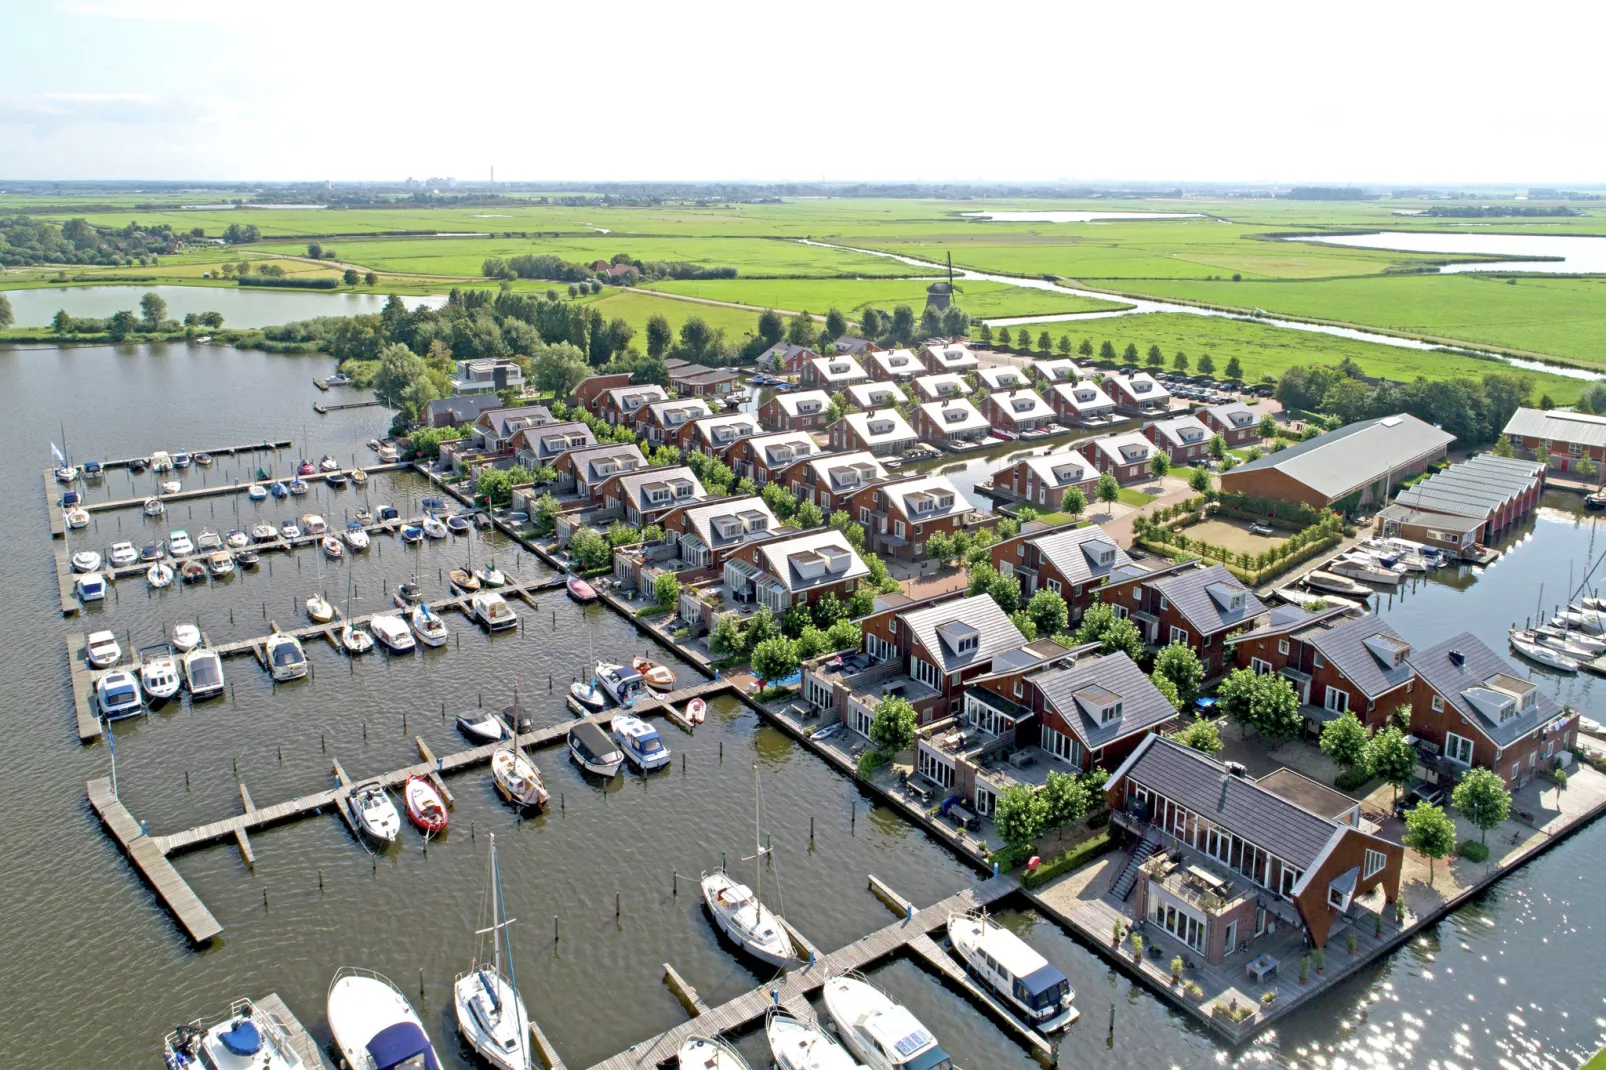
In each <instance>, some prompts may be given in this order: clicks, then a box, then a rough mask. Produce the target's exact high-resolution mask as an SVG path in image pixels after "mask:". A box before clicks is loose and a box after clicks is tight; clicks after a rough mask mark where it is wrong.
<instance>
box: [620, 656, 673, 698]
mask: <svg viewBox="0 0 1606 1070" xmlns="http://www.w3.org/2000/svg"><path fill="white" fill-rule="evenodd" d="M630 667H631V668H632V669H635V670H636V671H637V672H638V673H640V674H641V678H642V679H643V680H645V681H647V686H648V687H652V688H656V689H658V690H659V691H668V690H671V689H672V688H673V687H674V686H675V670H673V669H671V668H670V667H669V666H667V665H659V664H658V663H657V662H655V661H648V660H647V659H646V658H643V657H637V658H634V659H632V660H631V662H630Z"/></svg>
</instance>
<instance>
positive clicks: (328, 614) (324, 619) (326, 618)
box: [307, 591, 335, 624]
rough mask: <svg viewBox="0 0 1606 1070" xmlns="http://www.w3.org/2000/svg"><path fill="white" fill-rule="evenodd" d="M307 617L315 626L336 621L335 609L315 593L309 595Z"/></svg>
mask: <svg viewBox="0 0 1606 1070" xmlns="http://www.w3.org/2000/svg"><path fill="white" fill-rule="evenodd" d="M307 616H308V618H310V619H311V620H312V622H313V623H314V624H328V623H329V622H330V621H332V620H334V619H335V607H334V606H332V605H330V604H329V602H328V601H327V600H326V599H325V598H324V597H323V595H321V594H318V593H317V592H316V591H314V592H313V593H312V594H309V595H307Z"/></svg>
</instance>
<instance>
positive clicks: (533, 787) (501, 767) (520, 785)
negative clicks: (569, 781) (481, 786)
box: [491, 747, 548, 810]
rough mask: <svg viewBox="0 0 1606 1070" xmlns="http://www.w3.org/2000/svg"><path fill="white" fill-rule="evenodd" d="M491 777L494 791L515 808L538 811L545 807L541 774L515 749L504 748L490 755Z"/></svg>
mask: <svg viewBox="0 0 1606 1070" xmlns="http://www.w3.org/2000/svg"><path fill="white" fill-rule="evenodd" d="M491 777H492V779H494V780H495V781H496V790H497V791H499V792H501V793H502V797H503V798H504V799H506V800H507V801H508V802H510V803H513V804H514V805H515V806H528V807H533V808H535V809H537V810H539V809H540V808H541V807H543V806H545V805H546V801H547V797H548V796H547V790H546V786H545V785H544V784H542V783H541V773H540V771H539V770H538V769H536V767H535V763H534V762H532V761H530V759H529V758H527V757H525V756H524V752H523V751H520V750H519V749H518V748H517V747H504V748H503V749H501V750H499V751H497V752H496V753H495V754H493V755H491Z"/></svg>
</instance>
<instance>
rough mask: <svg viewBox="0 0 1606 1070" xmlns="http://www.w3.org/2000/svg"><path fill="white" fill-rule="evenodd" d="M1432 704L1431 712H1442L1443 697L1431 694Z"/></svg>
mask: <svg viewBox="0 0 1606 1070" xmlns="http://www.w3.org/2000/svg"><path fill="white" fill-rule="evenodd" d="M1432 705H1433V712H1434V713H1443V712H1444V699H1443V698H1441V697H1440V696H1438V695H1434V696H1433V703H1432Z"/></svg>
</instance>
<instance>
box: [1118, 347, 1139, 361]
mask: <svg viewBox="0 0 1606 1070" xmlns="http://www.w3.org/2000/svg"><path fill="white" fill-rule="evenodd" d="M1121 360H1122V361H1123V362H1124V363H1126V364H1136V363H1137V362H1138V347H1137V344H1136V343H1135V342H1128V343H1127V344H1126V348H1125V349H1123V350H1121Z"/></svg>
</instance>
